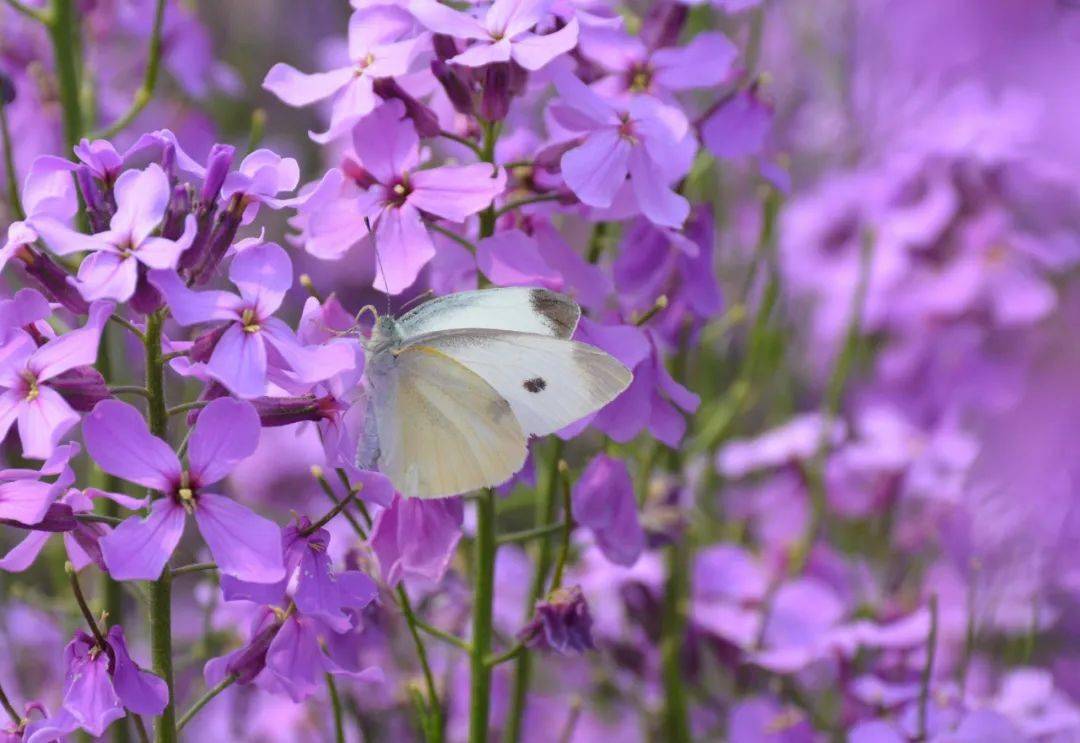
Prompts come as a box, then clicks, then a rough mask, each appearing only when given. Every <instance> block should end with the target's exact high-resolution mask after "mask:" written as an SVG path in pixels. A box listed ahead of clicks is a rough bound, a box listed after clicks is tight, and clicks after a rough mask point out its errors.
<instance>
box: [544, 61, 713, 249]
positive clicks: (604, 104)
mask: <svg viewBox="0 0 1080 743" xmlns="http://www.w3.org/2000/svg"><path fill="white" fill-rule="evenodd" d="M555 86H556V88H557V89H558V91H559V95H560V98H559V99H558V101H557V102H556V103H555V104H553V105H552V107H551V113H552V115H553V116H554V118H555V120H556V121H557V122H558V124H559V125H560V126H562V127H563V128H565V129H566V130H567V131H568V132H570V134H571V135H572V136H576V139H575V141H576V142H580V144H578V145H577V146H575V147H573V148H571V149H569V150H568V151H567V152H566V153H565V154H564V155H563V156H562V159H561V161H560V164H561V168H562V175H563V179H564V180H565V181H566V185H567V186H569V188H570V190H571V191H573V192H574V193H575V194H576V195H577V197H578V198H579V199H581V201H582V202H583V203H585V204H587V205H589V206H593V207H598V208H607V207H610V206H611V205H612V203H613V202H614V201H615V197H616V194H618V192H619V191H620V189H622V188H623V187H624V184H625V181H626V179H627V175H629V177H630V193H631V194H632V196H633V200H634V202H635V203H636V204H637V207H638V209H639V210H640V211H641V213H642V214H644V215H645V216H646V217H648V219H649V220H651V221H652V222H654V223H655V224H658V225H663V226H666V227H675V228H678V227H681V226H682V223H683V222H685V221H686V217H687V216H688V215H689V213H690V204H689V202H688V201H687V200H686V199H685V198H683V197H682V196H680V195H679V194H678V193H676V192H675V191H674V190H673V189H672V188H671V186H670V184H671V183H672V182H673V181H674V180H676V179H677V178H679V177H681V176H682V175H684V174H685V172H686V170H687V169H688V168H689V162H688V160H687V157H686V155H685V150H686V148H685V147H682V146H681V145H682V143H683V141H684V140H687V138H688V136H690V137H692V135H690V131H689V124H688V122H687V121H686V116H685V115H684V114H683V113H682V111H680V110H679V109H677V108H674V107H672V106H669V105H666V104H664V103H661V102H660V101H658V100H657V99H655V98H652V97H650V96H634V97H633V98H631V99H630V100H629V101H627V102H626V103H625V105H621V106H620V107H618V108H617V107H616V106H615V105H613V104H611V103H609V102H608V101H606V100H604V99H603V98H601V97H600V96H599V95H597V94H596V93H595V92H594V91H593V90H591V89H590V88H589V87H588V86H587V85H585V83H583V82H581V80H579V79H578V78H577V77H575V76H574V75H572V74H569V73H564V74H560V75H557V76H556V77H555Z"/></svg>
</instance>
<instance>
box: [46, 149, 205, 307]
mask: <svg viewBox="0 0 1080 743" xmlns="http://www.w3.org/2000/svg"><path fill="white" fill-rule="evenodd" d="M170 193H171V189H170V187H169V179H168V177H166V175H165V172H164V171H163V170H162V169H161V168H160V166H158V165H157V164H154V163H152V164H150V165H149V166H148V167H147V168H146V169H145V170H141V171H140V170H128V171H125V172H124V173H123V174H122V175H121V176H120V177H119V178H118V179H117V181H116V203H117V208H116V213H115V214H114V215H113V217H112V220H111V221H110V223H109V229H108V230H106V231H105V232H99V233H97V234H94V235H84V234H82V233H79V232H75V231H74V230H72V229H70V228H68V227H65V226H64V225H61V224H59V223H56V222H51V221H50V222H42V223H41V224H39V225H37V231H38V233H39V234H40V235H41V236H42V237H43V238H44V239H45V241H46V242H47V243H48V244H49V247H50V248H51V249H52V251H53V252H54V253H57V254H58V255H69V254H71V253H78V252H83V251H89V252H90V253H91V255H89V256H87V257H86V258H85V259H83V262H82V263H81V264H80V265H79V280H78V286H79V290H80V291H81V292H82V295H83V296H84V297H86V298H87V299H88V300H95V299H102V298H109V299H116V300H118V301H121V302H126V301H127V300H129V299H131V297H132V295H133V294H135V286H136V284H137V283H138V280H139V269H140V267H145V268H150V269H154V268H157V269H165V268H174V267H175V266H176V262H177V260H178V259H179V258H180V254H181V253H183V252H184V251H185V250H187V248H188V247H189V246H190V245H191V242H192V240H194V239H195V231H196V224H195V217H194V216H190V215H189V216H188V218H187V220H186V221H185V223H184V233H183V235H181V236H180V238H179V239H177V240H169V239H166V238H164V237H155V236H154V232H155V231H156V230H157V229H158V227H159V225H160V224H161V220H162V218H163V217H164V216H165V209H166V207H167V206H168V204H169V195H170Z"/></svg>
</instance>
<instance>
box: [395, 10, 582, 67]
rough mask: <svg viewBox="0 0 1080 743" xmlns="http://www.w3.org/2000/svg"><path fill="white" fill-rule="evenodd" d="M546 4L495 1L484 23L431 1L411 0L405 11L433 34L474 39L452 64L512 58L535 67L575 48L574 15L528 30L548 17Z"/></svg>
mask: <svg viewBox="0 0 1080 743" xmlns="http://www.w3.org/2000/svg"><path fill="white" fill-rule="evenodd" d="M550 4H551V3H550V0H495V2H493V3H492V4H491V5H490V6H489V7H488V8H487V12H486V13H485V14H484V19H483V21H480V20H478V19H476V18H474V17H473V16H471V15H469V14H468V13H463V12H461V11H458V10H454V9H453V8H450V7H447V6H446V5H443V4H441V3H438V2H435V0H411V1H410V2H409V11H410V12H411V13H412V14H413V15H414V16H416V18H417V19H418V20H419V21H420V22H421V23H423V24H424V25H425V26H427V28H428V29H430V30H431V31H434V32H435V33H439V34H445V35H447V36H454V37H457V38H459V39H466V40H468V41H475V42H476V43H475V44H472V45H471V46H469V48H468V49H466V50H465V51H464V52H462V53H461V54H458V55H457V56H455V57H451V58H450V60H449V61H450V62H454V63H456V64H459V65H464V66H466V67H483V66H484V65H488V64H492V63H494V62H509V61H511V60H513V61H514V62H517V63H518V64H519V65H521V66H522V67H524V68H525V69H526V70H534V71H535V70H539V69H540V68H541V67H544V66H545V65H547V63H548V62H550V61H551V60H553V59H555V58H556V57H558V56H559V55H561V54H565V53H566V52H568V51H570V50H571V49H573V48H574V47H575V46H577V40H578V22H577V18H571V19H570V22H569V23H567V24H566V25H565V26H563V27H562V28H560V29H559V30H557V31H555V32H554V33H550V34H547V35H543V36H541V35H539V34H536V33H532V32H531V29H533V28H535V27H536V26H537V24H539V23H541V22H543V21H544V20H545V19H547V18H548V16H549V11H548V6H549V5H550Z"/></svg>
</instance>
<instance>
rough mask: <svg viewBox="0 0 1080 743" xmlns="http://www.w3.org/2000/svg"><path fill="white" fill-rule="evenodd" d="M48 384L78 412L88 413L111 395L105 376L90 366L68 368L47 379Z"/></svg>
mask: <svg viewBox="0 0 1080 743" xmlns="http://www.w3.org/2000/svg"><path fill="white" fill-rule="evenodd" d="M49 386H50V387H52V388H53V389H54V390H56V391H57V392H59V393H60V395H61V396H62V397H63V398H64V399H65V400H67V402H68V404H69V405H71V407H73V408H75V409H76V410H78V411H79V412H80V413H89V412H90V411H91V410H92V409H93V408H94V406H95V405H97V404H98V403H99V402H101V401H102V400H105V399H107V398H109V397H112V395H111V394H110V392H109V386H108V385H107V384H106V383H105V377H103V376H101V372H99V371H98V370H97V369H95V368H94V367H92V366H77V367H75V368H74V369H69V370H68V371H66V372H64V373H63V374H59V375H57V376H55V377H53V378H52V379H51V380H49Z"/></svg>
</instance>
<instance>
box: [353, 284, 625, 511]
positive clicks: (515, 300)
mask: <svg viewBox="0 0 1080 743" xmlns="http://www.w3.org/2000/svg"><path fill="white" fill-rule="evenodd" d="M579 316H580V309H579V308H578V306H577V305H576V304H575V303H574V302H573V301H572V300H570V299H569V298H567V297H564V296H562V295H560V294H556V293H554V292H551V291H548V290H546V289H530V288H504V289H486V290H480V291H474V292H461V293H458V294H451V295H448V296H446V297H441V298H438V299H435V300H431V301H430V302H428V303H426V304H423V305H421V306H420V307H417V308H416V309H414V310H412V311H410V312H408V313H407V314H405V315H403V316H402V317H400V318H392V317H388V316H380V317H379V318H378V320H377V321H376V324H375V328H374V330H373V331H372V334H371V338H370V339H369V341H368V343H367V344H366V349H367V367H366V374H367V377H368V385H369V394H370V397H369V404H368V419H367V429H366V430H365V434H364V436H363V440H362V441H361V444H360V447H359V450H358V453H357V461H358V464H359V465H360V466H363V467H373V468H377V469H379V470H380V471H382V472H383V473H384V474H386V475H387V476H389V477H390V479H391V480H392V481H393V483H394V485H395V487H397V489H398V490H399V491H400V492H401V493H402V494H404V495H406V496H410V497H421V498H435V497H444V496H449V495H456V494H458V493H463V492H467V491H469V490H474V489H477V488H481V487H490V486H494V485H498V484H500V483H502V482H504V481H506V480H507V479H509V478H510V477H511V476H512V475H513V474H514V473H515V472H517V471H518V470H519V469H521V467H522V466H523V465H524V462H525V458H526V456H527V454H528V447H527V441H528V438H529V437H530V436H542V435H547V434H549V433H553V432H555V431H557V430H559V429H561V428H564V427H566V426H567V425H569V424H570V423H573V422H575V421H577V420H579V419H581V418H583V417H584V416H586V415H588V414H590V413H593V412H595V411H596V410H598V409H599V408H600V407H602V406H603V405H606V404H607V403H608V402H610V401H611V400H613V399H614V398H615V397H616V396H617V395H618V394H619V393H620V392H622V390H624V389H625V388H626V386H627V385H629V383H630V380H631V378H632V377H631V374H630V372H629V370H628V369H626V367H624V366H623V365H622V364H620V363H619V362H618V361H616V360H615V359H613V358H612V357H611V356H609V355H607V354H606V353H604V352H603V351H600V350H599V349H596V348H593V347H592V346H588V345H586V344H583V343H579V342H576V341H572V340H570V336H571V335H573V332H574V329H575V328H576V327H577V321H578V318H579Z"/></svg>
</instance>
